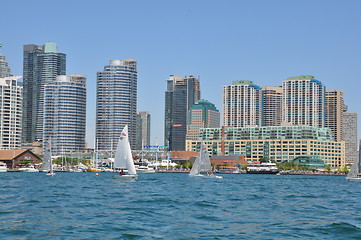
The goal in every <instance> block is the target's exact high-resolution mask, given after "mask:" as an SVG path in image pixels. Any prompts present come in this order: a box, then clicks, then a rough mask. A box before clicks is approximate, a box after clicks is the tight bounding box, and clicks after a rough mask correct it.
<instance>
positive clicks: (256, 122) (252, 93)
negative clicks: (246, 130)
mask: <svg viewBox="0 0 361 240" xmlns="http://www.w3.org/2000/svg"><path fill="white" fill-rule="evenodd" d="M262 125H263V91H262V90H261V88H260V87H259V86H257V85H254V84H253V82H252V81H233V82H232V85H225V86H223V126H230V127H247V126H262Z"/></svg>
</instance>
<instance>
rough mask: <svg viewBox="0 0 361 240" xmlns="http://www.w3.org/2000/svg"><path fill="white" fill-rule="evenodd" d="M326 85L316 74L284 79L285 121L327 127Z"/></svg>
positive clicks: (293, 123)
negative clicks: (317, 78) (316, 77)
mask: <svg viewBox="0 0 361 240" xmlns="http://www.w3.org/2000/svg"><path fill="white" fill-rule="evenodd" d="M325 99H326V90H325V86H324V85H323V84H322V83H321V82H320V81H318V80H316V79H315V78H314V76H310V75H305V76H298V77H290V78H288V79H287V80H284V81H283V122H286V123H290V124H292V125H308V126H313V127H320V128H322V127H325V121H326V117H325V116H326V101H325Z"/></svg>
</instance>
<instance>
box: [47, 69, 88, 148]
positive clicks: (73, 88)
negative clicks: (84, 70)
mask: <svg viewBox="0 0 361 240" xmlns="http://www.w3.org/2000/svg"><path fill="white" fill-rule="evenodd" d="M85 127H86V78H85V76H83V75H69V76H57V77H56V81H55V82H52V83H48V84H46V85H45V89H44V140H43V143H44V144H50V147H51V152H52V154H53V155H61V154H69V153H75V152H84V149H85Z"/></svg>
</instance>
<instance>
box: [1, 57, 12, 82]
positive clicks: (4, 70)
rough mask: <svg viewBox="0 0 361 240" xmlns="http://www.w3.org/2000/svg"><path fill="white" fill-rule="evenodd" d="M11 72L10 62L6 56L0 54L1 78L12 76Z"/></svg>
mask: <svg viewBox="0 0 361 240" xmlns="http://www.w3.org/2000/svg"><path fill="white" fill-rule="evenodd" d="M10 76H11V72H10V68H9V65H8V62H7V61H6V60H5V56H4V55H2V54H0V78H4V77H10Z"/></svg>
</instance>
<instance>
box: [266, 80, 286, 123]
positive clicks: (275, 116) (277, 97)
mask: <svg viewBox="0 0 361 240" xmlns="http://www.w3.org/2000/svg"><path fill="white" fill-rule="evenodd" d="M262 91H263V119H264V124H263V125H264V126H281V123H282V96H283V90H282V87H262Z"/></svg>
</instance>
